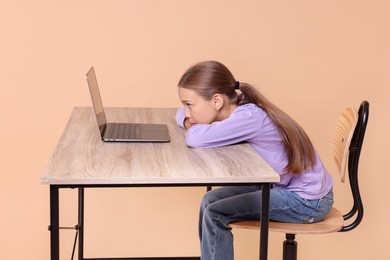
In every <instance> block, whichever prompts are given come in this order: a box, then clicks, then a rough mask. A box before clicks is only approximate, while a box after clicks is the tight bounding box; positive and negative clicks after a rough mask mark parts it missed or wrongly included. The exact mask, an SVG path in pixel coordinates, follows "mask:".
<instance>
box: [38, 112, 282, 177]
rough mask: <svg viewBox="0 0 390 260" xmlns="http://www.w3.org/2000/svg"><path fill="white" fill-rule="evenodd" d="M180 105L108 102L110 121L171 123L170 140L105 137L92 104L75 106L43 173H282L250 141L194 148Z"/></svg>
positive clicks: (182, 175)
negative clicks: (135, 105)
mask: <svg viewBox="0 0 390 260" xmlns="http://www.w3.org/2000/svg"><path fill="white" fill-rule="evenodd" d="M176 111H177V109H176V108H106V109H105V112H106V116H107V121H109V122H114V121H115V122H134V123H156V124H159V123H163V124H167V126H168V131H169V135H170V137H171V141H170V142H169V143H133V142H131V143H119V142H118V143H108V142H103V141H102V140H101V138H100V133H99V131H98V127H97V123H96V117H95V114H94V112H93V108H91V107H76V108H74V110H73V111H72V114H71V116H70V119H69V121H68V123H67V125H66V127H65V130H64V132H63V134H62V136H61V138H60V140H59V142H58V144H57V146H56V148H55V150H54V152H53V155H52V157H51V159H50V161H49V163H48V165H47V167H46V169H45V171H44V173H43V175H42V177H41V183H42V184H55V185H80V184H81V185H115V184H119V185H121V184H124V185H136V184H140V185H143V184H145V185H161V184H178V185H180V184H183V185H185V184H220V185H223V184H234V183H236V184H240V183H241V184H242V183H248V184H250V183H262V182H278V181H279V175H278V174H277V173H276V172H275V171H274V170H273V169H272V168H271V167H270V166H269V165H268V164H267V163H266V162H265V161H264V160H263V158H262V157H261V156H260V155H258V154H257V153H256V152H255V150H254V149H253V148H252V147H251V146H250V145H249V144H246V143H241V144H236V145H231V146H225V147H218V148H206V149H194V148H189V147H187V146H186V145H185V142H184V129H181V128H180V127H178V126H177V124H176V120H175V113H176Z"/></svg>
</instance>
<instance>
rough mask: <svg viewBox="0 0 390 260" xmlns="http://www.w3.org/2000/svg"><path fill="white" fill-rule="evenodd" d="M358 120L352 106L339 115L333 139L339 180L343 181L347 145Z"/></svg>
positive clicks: (347, 153) (347, 151) (346, 160)
mask: <svg viewBox="0 0 390 260" xmlns="http://www.w3.org/2000/svg"><path fill="white" fill-rule="evenodd" d="M357 121H358V112H357V111H356V109H354V108H347V109H345V110H344V111H343V112H342V114H341V115H340V118H339V121H338V124H337V126H336V132H335V136H334V139H333V152H334V160H335V162H336V166H337V170H338V171H339V174H340V178H341V182H344V181H345V170H346V166H347V162H348V155H349V146H350V144H351V140H352V136H353V133H354V130H355V127H356V124H357Z"/></svg>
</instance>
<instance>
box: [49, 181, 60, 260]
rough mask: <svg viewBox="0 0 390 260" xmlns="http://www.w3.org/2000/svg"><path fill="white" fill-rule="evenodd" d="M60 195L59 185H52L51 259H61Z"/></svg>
mask: <svg viewBox="0 0 390 260" xmlns="http://www.w3.org/2000/svg"><path fill="white" fill-rule="evenodd" d="M58 204H59V195H58V186H55V185H50V259H51V260H59V259H60V232H59V229H60V227H59V225H60V220H59V218H60V217H59V213H60V212H59V211H60V210H59V205H58Z"/></svg>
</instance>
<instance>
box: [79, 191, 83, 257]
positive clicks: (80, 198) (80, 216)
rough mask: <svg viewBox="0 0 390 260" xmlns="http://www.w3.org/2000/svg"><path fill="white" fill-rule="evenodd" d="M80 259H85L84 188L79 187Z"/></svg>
mask: <svg viewBox="0 0 390 260" xmlns="http://www.w3.org/2000/svg"><path fill="white" fill-rule="evenodd" d="M78 222H79V223H78V231H79V260H83V259H84V188H79V220H78Z"/></svg>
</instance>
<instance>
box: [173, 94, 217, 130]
mask: <svg viewBox="0 0 390 260" xmlns="http://www.w3.org/2000/svg"><path fill="white" fill-rule="evenodd" d="M179 98H180V100H181V102H182V103H183V105H184V108H185V111H186V113H185V116H186V117H187V118H188V120H189V122H190V123H192V124H211V123H212V122H214V121H216V118H217V115H218V107H217V105H216V103H215V101H214V100H210V101H207V100H205V99H204V98H203V97H201V96H200V95H199V94H198V93H196V92H195V91H194V90H191V89H186V88H181V87H179Z"/></svg>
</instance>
